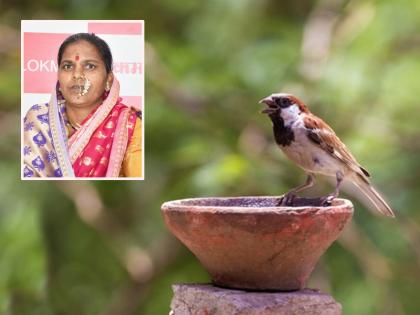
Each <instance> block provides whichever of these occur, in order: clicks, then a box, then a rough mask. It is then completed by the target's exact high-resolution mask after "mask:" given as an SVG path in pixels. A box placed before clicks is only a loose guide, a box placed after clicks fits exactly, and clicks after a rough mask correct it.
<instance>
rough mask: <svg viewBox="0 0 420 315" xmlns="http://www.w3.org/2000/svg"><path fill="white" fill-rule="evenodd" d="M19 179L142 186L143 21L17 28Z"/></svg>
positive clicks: (59, 23)
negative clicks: (120, 182) (107, 181)
mask: <svg viewBox="0 0 420 315" xmlns="http://www.w3.org/2000/svg"><path fill="white" fill-rule="evenodd" d="M21 41H22V45H21V47H22V48H21V63H22V64H21V67H22V84H21V93H22V98H21V102H22V103H21V106H22V107H21V108H22V128H21V130H22V139H21V140H22V142H21V143H22V155H21V156H22V158H21V159H22V174H21V177H22V179H117V180H118V179H144V123H143V122H144V21H141V20H135V21H126V20H124V21H104V20H101V21H79V20H77V21H69V20H66V21H59V20H50V21H48V20H42V21H41V20H40V21H36V20H31V21H22V24H21Z"/></svg>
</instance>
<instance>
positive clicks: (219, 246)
mask: <svg viewBox="0 0 420 315" xmlns="http://www.w3.org/2000/svg"><path fill="white" fill-rule="evenodd" d="M278 202H279V198H276V197H234V198H218V197H214V198H195V199H183V200H176V201H169V202H166V203H164V204H163V205H162V212H163V216H164V219H165V223H166V225H167V227H168V228H169V230H170V231H171V232H172V233H173V234H174V235H175V236H176V237H177V238H178V239H179V240H180V241H181V242H182V243H183V244H184V245H185V246H187V247H188V248H189V249H190V250H191V251H192V252H193V253H194V254H195V256H196V257H197V258H198V260H199V261H200V262H201V264H202V265H203V266H204V267H205V268H206V269H207V271H208V272H209V273H210V276H211V278H212V280H213V283H214V284H216V285H219V286H222V287H228V288H236V289H248V290H279V291H292V290H300V289H303V288H304V287H305V285H306V282H307V280H308V278H309V276H310V274H311V272H312V270H313V269H314V267H315V264H316V263H317V261H318V259H319V258H320V257H321V255H322V254H323V253H324V252H325V251H326V249H327V248H328V247H329V246H330V245H331V243H332V242H334V241H335V240H336V239H337V238H338V236H339V235H340V232H341V231H342V230H343V228H344V226H345V224H346V223H347V222H348V221H349V220H350V219H351V217H352V215H353V205H352V203H351V202H350V201H349V200H345V199H335V200H334V201H333V202H332V204H331V206H327V207H322V206H321V207H316V206H304V207H277V206H276V205H277V204H278Z"/></svg>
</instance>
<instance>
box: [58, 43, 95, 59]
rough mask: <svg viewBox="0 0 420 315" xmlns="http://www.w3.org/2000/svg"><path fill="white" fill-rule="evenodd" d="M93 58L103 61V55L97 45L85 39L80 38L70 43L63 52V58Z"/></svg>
mask: <svg viewBox="0 0 420 315" xmlns="http://www.w3.org/2000/svg"><path fill="white" fill-rule="evenodd" d="M76 56H78V57H77V59H79V58H80V59H91V60H94V59H96V60H98V61H102V58H101V55H100V54H99V51H98V49H97V48H96V46H95V45H93V44H91V43H89V42H87V41H85V40H79V41H77V42H75V43H71V44H69V45H68V46H67V47H66V49H64V52H63V59H75V58H76Z"/></svg>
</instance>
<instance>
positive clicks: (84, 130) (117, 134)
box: [23, 78, 141, 178]
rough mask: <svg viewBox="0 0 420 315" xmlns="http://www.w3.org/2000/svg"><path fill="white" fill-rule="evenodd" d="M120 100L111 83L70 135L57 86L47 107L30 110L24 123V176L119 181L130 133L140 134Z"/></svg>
mask: <svg viewBox="0 0 420 315" xmlns="http://www.w3.org/2000/svg"><path fill="white" fill-rule="evenodd" d="M121 101H122V99H121V98H120V97H119V82H118V80H117V79H116V78H114V81H113V84H112V86H111V89H110V91H109V93H108V92H107V93H105V94H104V96H103V102H102V103H101V104H99V105H98V106H97V107H96V108H95V109H93V110H92V112H91V113H90V114H89V115H88V116H87V117H86V118H85V119H84V120H83V122H82V123H81V125H80V128H78V129H77V130H75V131H74V133H70V132H69V129H70V128H69V126H70V125H71V124H70V122H69V119H68V117H67V114H66V106H65V100H64V99H63V97H62V95H61V93H60V92H59V91H58V89H57V87H56V88H55V89H54V91H53V93H52V94H51V99H50V101H49V103H44V104H36V105H34V106H32V107H31V108H30V109H29V111H28V113H27V114H26V116H25V118H24V131H23V133H24V135H23V138H24V147H23V164H24V165H23V176H24V177H66V178H73V177H118V176H120V175H121V171H122V169H123V161H124V159H125V155H126V151H127V148H128V147H129V145H130V140H132V138H136V137H133V133H134V130H135V129H136V131H140V130H139V126H136V125H139V123H140V121H139V118H138V113H137V112H136V111H135V110H134V109H132V108H130V107H128V106H126V105H124V104H123V103H121ZM135 145H136V147H139V146H140V144H139V143H136V144H135ZM136 160H138V159H136ZM138 167H139V169H140V168H141V165H138ZM136 173H138V172H136Z"/></svg>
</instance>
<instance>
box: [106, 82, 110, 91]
mask: <svg viewBox="0 0 420 315" xmlns="http://www.w3.org/2000/svg"><path fill="white" fill-rule="evenodd" d="M110 89H111V88H110V87H109V82H107V83H106V85H105V91H107V92H108V91H109V90H110Z"/></svg>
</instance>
